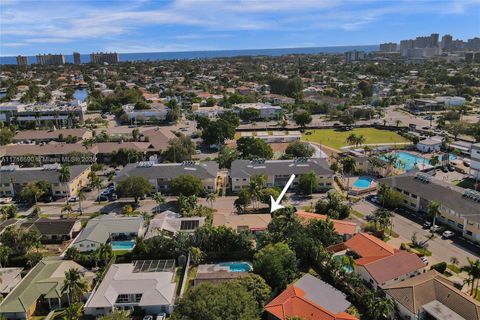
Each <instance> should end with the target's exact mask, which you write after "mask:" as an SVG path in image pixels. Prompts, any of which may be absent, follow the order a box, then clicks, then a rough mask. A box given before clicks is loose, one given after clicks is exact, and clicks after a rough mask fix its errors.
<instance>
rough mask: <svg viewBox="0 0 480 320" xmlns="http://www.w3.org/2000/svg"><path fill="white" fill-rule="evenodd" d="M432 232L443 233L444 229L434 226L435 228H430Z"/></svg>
mask: <svg viewBox="0 0 480 320" xmlns="http://www.w3.org/2000/svg"><path fill="white" fill-rule="evenodd" d="M430 230H431V231H432V232H440V231H442V227H440V226H437V225H434V226H432V227H431V228H430Z"/></svg>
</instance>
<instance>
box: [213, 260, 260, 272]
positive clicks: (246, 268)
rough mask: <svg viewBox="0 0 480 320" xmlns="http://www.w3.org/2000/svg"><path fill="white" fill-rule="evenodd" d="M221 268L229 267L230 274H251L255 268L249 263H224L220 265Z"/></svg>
mask: <svg viewBox="0 0 480 320" xmlns="http://www.w3.org/2000/svg"><path fill="white" fill-rule="evenodd" d="M218 265H219V266H220V267H227V268H228V271H230V272H250V271H252V270H253V267H252V265H251V264H250V263H248V262H224V263H219V264H218Z"/></svg>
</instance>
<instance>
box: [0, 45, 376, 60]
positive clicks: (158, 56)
mask: <svg viewBox="0 0 480 320" xmlns="http://www.w3.org/2000/svg"><path fill="white" fill-rule="evenodd" d="M351 50H359V51H365V52H372V51H377V50H378V46H377V45H366V46H339V47H309V48H282V49H248V50H217V51H183V52H141V53H120V61H157V60H189V59H208V58H228V57H239V56H283V55H288V54H318V53H343V52H345V51H351ZM80 60H81V62H82V63H88V62H89V61H90V55H89V54H81V55H80ZM65 61H66V62H67V63H73V56H72V55H65ZM35 62H36V59H35V57H34V56H29V57H28V63H35ZM16 63H17V62H16V60H15V57H0V64H16Z"/></svg>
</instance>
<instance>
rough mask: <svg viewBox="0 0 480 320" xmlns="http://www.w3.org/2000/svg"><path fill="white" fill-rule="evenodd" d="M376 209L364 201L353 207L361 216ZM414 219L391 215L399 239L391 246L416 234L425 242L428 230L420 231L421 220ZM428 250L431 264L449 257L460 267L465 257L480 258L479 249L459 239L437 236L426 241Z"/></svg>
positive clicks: (428, 233) (446, 259)
mask: <svg viewBox="0 0 480 320" xmlns="http://www.w3.org/2000/svg"><path fill="white" fill-rule="evenodd" d="M377 208H378V207H377V206H376V205H374V204H372V203H370V202H367V201H365V200H362V201H360V202H359V203H357V204H355V205H354V206H353V209H354V210H357V211H359V212H361V213H363V214H370V213H372V212H373V211H375V209H377ZM413 219H415V218H414V217H404V216H402V215H400V214H396V213H394V214H393V230H394V231H395V232H396V233H397V234H398V235H399V238H392V239H391V240H390V242H391V244H392V245H394V246H395V247H399V246H400V244H401V243H402V242H411V238H412V235H413V234H414V233H415V232H416V233H417V239H418V240H425V239H426V237H427V236H429V235H430V232H429V231H428V230H425V229H422V225H421V222H422V221H421V220H420V219H417V220H413ZM428 245H429V247H428V249H429V250H430V251H431V252H432V257H431V259H430V260H431V263H435V262H440V261H446V262H448V261H449V260H450V258H451V257H457V258H458V260H459V261H460V264H461V265H464V264H466V263H467V257H470V258H472V259H473V258H476V259H478V258H479V257H480V247H479V246H476V245H472V244H470V243H467V242H465V241H463V240H460V239H450V240H444V239H442V238H441V237H440V236H439V235H437V236H436V237H435V238H433V239H431V240H429V241H428Z"/></svg>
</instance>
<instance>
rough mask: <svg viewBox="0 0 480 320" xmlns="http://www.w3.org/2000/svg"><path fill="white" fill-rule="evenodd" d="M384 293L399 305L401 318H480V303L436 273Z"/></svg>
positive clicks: (432, 272) (438, 319) (414, 319)
mask: <svg viewBox="0 0 480 320" xmlns="http://www.w3.org/2000/svg"><path fill="white" fill-rule="evenodd" d="M384 292H385V293H386V295H387V297H389V298H391V299H393V300H394V301H395V302H396V305H397V309H398V313H399V316H400V318H401V319H405V320H420V319H437V320H444V319H459V320H462V319H463V320H479V319H480V302H479V301H477V300H475V299H474V298H473V297H470V296H468V295H467V294H465V293H463V292H461V291H460V290H458V289H456V288H455V287H454V284H453V282H451V281H450V280H449V279H448V278H447V277H445V276H443V275H442V274H440V273H438V272H437V271H435V270H430V271H428V272H426V273H423V274H421V275H418V276H415V277H413V278H410V279H407V280H405V281H402V282H399V283H396V284H393V285H390V286H387V287H386V288H384Z"/></svg>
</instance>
